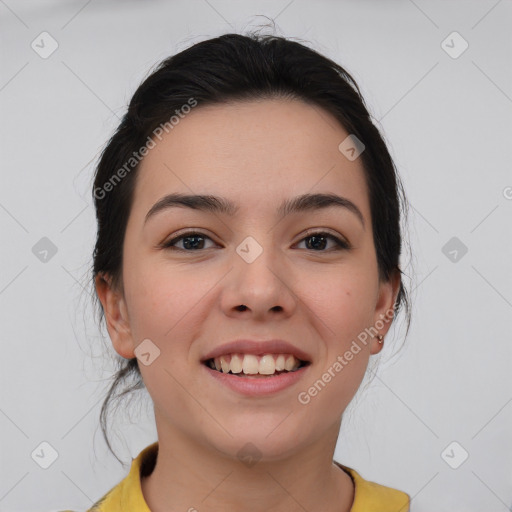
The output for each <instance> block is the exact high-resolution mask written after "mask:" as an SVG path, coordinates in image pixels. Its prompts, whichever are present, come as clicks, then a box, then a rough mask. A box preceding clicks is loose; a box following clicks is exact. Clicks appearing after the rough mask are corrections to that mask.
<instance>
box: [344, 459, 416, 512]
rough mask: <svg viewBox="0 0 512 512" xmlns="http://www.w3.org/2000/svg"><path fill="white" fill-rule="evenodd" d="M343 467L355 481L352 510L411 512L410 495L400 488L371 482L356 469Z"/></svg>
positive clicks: (354, 511) (365, 511) (357, 511)
mask: <svg viewBox="0 0 512 512" xmlns="http://www.w3.org/2000/svg"><path fill="white" fill-rule="evenodd" d="M335 464H336V465H337V466H339V467H341V468H342V469H343V470H344V471H345V472H346V473H348V474H349V475H350V477H351V478H352V481H353V482H354V489H355V492H354V502H353V504H352V508H351V509H350V512H409V510H410V501H411V500H410V496H409V495H408V494H407V493H406V492H404V491H401V490H399V489H394V488H393V487H388V486H386V485H382V484H378V483H376V482H371V481H369V480H366V479H365V478H363V477H362V476H361V475H360V474H359V473H358V472H357V471H356V470H355V469H353V468H350V467H348V466H344V465H343V464H340V463H338V462H335Z"/></svg>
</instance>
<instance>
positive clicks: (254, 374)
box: [202, 359, 311, 378]
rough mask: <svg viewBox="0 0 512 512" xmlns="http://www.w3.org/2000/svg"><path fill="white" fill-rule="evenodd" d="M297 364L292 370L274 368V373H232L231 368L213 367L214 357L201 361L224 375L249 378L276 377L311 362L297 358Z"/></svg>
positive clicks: (242, 371) (294, 370)
mask: <svg viewBox="0 0 512 512" xmlns="http://www.w3.org/2000/svg"><path fill="white" fill-rule="evenodd" d="M299 363H300V364H299V365H298V366H297V368H295V369H293V370H274V373H271V374H260V373H245V372H244V370H243V369H242V370H241V371H240V372H237V373H233V372H232V371H231V369H230V370H229V371H228V372H224V371H222V369H219V370H217V368H216V367H215V361H214V359H207V360H206V361H203V363H202V364H204V365H205V366H206V367H208V368H209V369H210V370H213V371H215V372H219V373H223V374H225V375H235V376H236V377H249V378H251V377H252V378H264V377H276V376H277V375H281V374H282V373H293V372H296V371H298V370H300V369H301V368H304V367H306V366H309V365H310V364H311V362H310V361H301V360H299Z"/></svg>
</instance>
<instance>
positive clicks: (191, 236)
mask: <svg viewBox="0 0 512 512" xmlns="http://www.w3.org/2000/svg"><path fill="white" fill-rule="evenodd" d="M205 240H210V241H213V240H212V239H211V238H210V237H208V236H206V235H204V234H203V233H198V232H195V231H190V232H189V233H183V234H181V235H180V236H178V237H176V238H173V239H171V240H169V241H168V242H165V243H164V244H163V245H162V247H163V248H164V249H171V250H178V251H186V252H194V251H196V250H200V249H205V247H204V245H205ZM181 241H183V247H176V244H177V243H178V242H181ZM206 249H208V247H206Z"/></svg>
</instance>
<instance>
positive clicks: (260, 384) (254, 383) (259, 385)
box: [201, 363, 311, 396]
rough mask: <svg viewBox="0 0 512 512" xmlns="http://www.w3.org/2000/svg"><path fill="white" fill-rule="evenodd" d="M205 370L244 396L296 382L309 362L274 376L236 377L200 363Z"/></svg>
mask: <svg viewBox="0 0 512 512" xmlns="http://www.w3.org/2000/svg"><path fill="white" fill-rule="evenodd" d="M201 366H203V367H204V368H205V370H206V371H207V372H208V373H209V374H210V375H211V376H212V377H213V378H214V379H217V381H218V382H220V383H222V384H225V385H226V386H228V387H229V388H231V389H232V390H233V391H237V392H238V393H241V394H242V395H246V396H265V395H272V394H274V393H277V392H278V391H282V390H283V389H286V388H288V387H290V386H293V385H294V384H295V383H296V382H298V381H299V380H300V379H301V378H302V377H303V376H304V373H305V372H307V370H308V368H309V367H310V366H311V363H310V364H308V365H307V366H303V367H302V368H299V369H298V370H295V371H294V372H286V373H280V374H279V375H275V376H274V377H237V376H236V375H233V374H231V373H223V372H219V371H217V370H212V369H211V368H209V367H208V366H206V365H204V364H201Z"/></svg>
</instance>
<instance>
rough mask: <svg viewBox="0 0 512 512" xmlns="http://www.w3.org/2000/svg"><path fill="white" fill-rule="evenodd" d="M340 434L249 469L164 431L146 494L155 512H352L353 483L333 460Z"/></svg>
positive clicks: (333, 432) (143, 483) (329, 434)
mask: <svg viewBox="0 0 512 512" xmlns="http://www.w3.org/2000/svg"><path fill="white" fill-rule="evenodd" d="M338 432H339V423H338V424H337V425H333V427H332V429H331V431H330V432H327V433H326V434H325V435H324V436H322V438H321V440H318V441H317V442H315V443H312V444H310V445H308V446H306V447H305V448H303V449H302V450H301V451H300V452H299V453H294V454H292V455H290V456H288V457H286V458H280V459H278V460H272V461H268V460H263V459H260V460H258V461H257V462H256V463H254V464H253V465H250V464H244V463H242V462H241V461H240V460H238V459H237V458H232V457H228V456H226V455H225V454H223V453H221V452H219V451H216V450H214V449H212V448H211V447H205V446H204V445H200V444H199V443H197V442H196V441H195V440H193V439H191V438H190V437H188V436H187V435H186V433H183V432H182V431H168V430H165V431H163V432H159V436H158V438H159V443H158V456H157V461H156V464H155V468H154V469H153V471H152V473H151V474H150V475H148V476H146V477H144V478H142V480H141V487H142V493H143V495H144V499H145V501H146V503H147V504H148V506H149V508H150V509H151V512H164V511H165V512H169V511H170V510H173V511H174V510H183V511H190V512H194V511H201V510H222V511H223V512H235V511H239V510H244V511H246V512H260V511H261V510H272V511H275V512H295V511H297V512H304V510H308V511H309V512H320V511H322V512H349V511H350V509H351V506H352V503H353V500H354V487H353V483H352V479H351V477H350V475H348V474H347V473H345V471H343V470H342V469H341V468H339V467H338V466H336V465H334V463H333V461H332V459H333V454H334V448H335V446H336V441H337V437H338Z"/></svg>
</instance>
